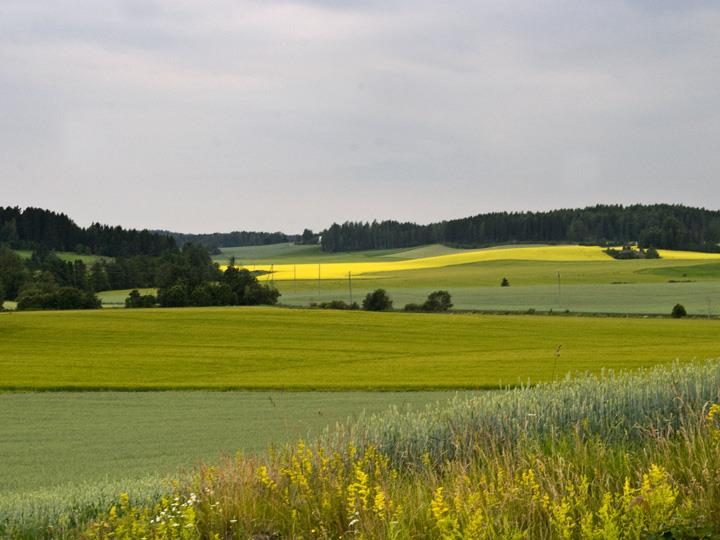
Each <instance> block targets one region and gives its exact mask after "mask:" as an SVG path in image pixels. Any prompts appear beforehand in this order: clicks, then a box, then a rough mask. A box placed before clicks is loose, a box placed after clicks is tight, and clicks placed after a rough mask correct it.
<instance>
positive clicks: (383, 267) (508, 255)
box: [235, 244, 720, 281]
mask: <svg viewBox="0 0 720 540" xmlns="http://www.w3.org/2000/svg"><path fill="white" fill-rule="evenodd" d="M282 245H283V246H287V245H286V244H282ZM264 247H266V248H268V247H271V246H264ZM302 247H306V246H302ZM276 249H280V248H276ZM316 249H317V248H316ZM419 249H421V250H423V251H421V252H420V253H422V255H418V253H417V250H405V251H402V250H396V251H393V252H387V251H375V252H373V251H365V252H357V253H351V254H335V255H333V256H332V257H331V258H330V260H324V259H323V255H321V254H319V253H317V252H316V251H313V253H314V254H315V255H314V256H315V260H314V261H312V262H303V261H305V260H306V258H305V257H303V256H302V253H303V251H300V252H299V253H298V254H299V257H298V259H296V260H292V261H291V260H288V259H289V258H290V257H291V255H290V253H292V252H293V251H292V250H291V249H290V248H287V251H286V252H285V253H284V254H283V255H281V256H280V257H278V258H277V259H275V260H272V259H270V260H267V261H257V260H255V261H252V262H251V260H245V258H243V259H239V260H236V263H235V264H236V265H237V266H241V267H245V268H248V269H249V270H255V271H262V272H272V274H271V275H267V276H266V279H273V280H274V281H288V280H323V279H330V280H338V279H343V278H347V277H348V275H349V274H352V275H353V276H354V277H358V278H363V277H370V276H377V275H378V274H385V273H392V272H407V271H413V270H428V269H438V268H446V267H453V266H458V265H468V264H477V263H487V262H495V261H503V262H504V263H505V262H511V261H523V262H538V261H542V262H546V263H547V262H550V263H555V264H557V263H564V262H576V263H581V262H582V263H589V262H600V263H615V265H616V266H619V265H621V264H623V263H624V262H627V261H616V260H614V259H612V258H611V257H610V256H609V255H607V254H606V253H605V252H604V251H603V249H602V248H600V247H597V246H576V245H562V246H523V247H515V246H505V247H501V248H491V249H473V250H459V249H458V250H452V249H450V248H444V247H443V246H426V247H425V248H419ZM435 250H438V252H437V253H436V251H435ZM308 251H309V250H308ZM439 252H442V254H438V253H439ZM269 253H271V252H270V250H268V254H269ZM659 253H660V255H661V257H662V259H660V260H661V261H662V262H663V263H665V264H667V263H668V262H671V263H673V262H674V264H677V261H685V262H687V261H696V262H699V263H702V262H707V261H713V260H714V261H717V260H720V254H708V253H695V252H688V251H668V250H661V251H660V252H659ZM255 254H256V255H257V251H256V253H255ZM250 258H251V257H250V256H248V257H247V259H250ZM275 261H277V262H275ZM285 261H287V262H285ZM638 262H643V263H644V265H643V268H645V267H648V262H652V261H647V260H646V261H638ZM650 267H652V265H650Z"/></svg>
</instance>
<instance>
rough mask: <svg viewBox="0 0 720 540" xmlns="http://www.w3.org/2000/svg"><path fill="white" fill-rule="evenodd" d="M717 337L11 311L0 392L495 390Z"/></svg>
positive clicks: (397, 316) (1, 320) (222, 314)
mask: <svg viewBox="0 0 720 540" xmlns="http://www.w3.org/2000/svg"><path fill="white" fill-rule="evenodd" d="M717 336H718V321H716V320H695V319H694V320H674V319H642V318H593V317H562V318H558V316H520V315H515V316H491V315H462V314H440V315H433V314H409V313H370V312H342V311H340V312H339V311H329V310H327V311H326V310H306V309H288V308H271V307H257V308H242V307H236V308H197V309H147V310H125V309H122V310H120V309H117V310H102V311H100V312H93V311H84V312H83V311H74V312H10V313H4V314H2V315H0V349H2V351H3V354H2V356H1V357H0V388H4V389H6V390H52V389H56V390H60V389H62V390H82V389H86V390H91V389H95V390H97V389H123V390H134V389H145V390H149V389H286V390H318V389H328V390H362V389H383V390H408V389H413V390H419V389H447V388H497V387H500V386H504V385H516V384H520V383H527V382H530V383H537V382H542V381H549V380H553V379H555V378H559V377H561V376H563V375H564V374H565V373H568V372H576V371H595V372H597V371H599V370H601V369H604V368H635V367H641V366H650V365H654V364H657V363H663V362H670V361H673V360H676V359H679V360H693V359H702V358H710V357H717V356H719V355H720V342H718V339H717ZM558 346H562V347H561V353H560V355H559V358H556V355H555V351H556V349H557V347H558Z"/></svg>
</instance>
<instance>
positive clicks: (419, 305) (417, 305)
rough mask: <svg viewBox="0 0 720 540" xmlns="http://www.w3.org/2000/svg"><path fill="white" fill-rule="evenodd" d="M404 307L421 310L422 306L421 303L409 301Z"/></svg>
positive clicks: (406, 309)
mask: <svg viewBox="0 0 720 540" xmlns="http://www.w3.org/2000/svg"><path fill="white" fill-rule="evenodd" d="M404 309H405V311H422V310H423V306H422V304H414V303H411V304H405V308H404Z"/></svg>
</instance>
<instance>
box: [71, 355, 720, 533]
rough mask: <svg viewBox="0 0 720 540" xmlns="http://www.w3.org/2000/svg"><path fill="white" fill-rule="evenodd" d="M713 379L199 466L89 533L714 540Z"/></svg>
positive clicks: (597, 389)
mask: <svg viewBox="0 0 720 540" xmlns="http://www.w3.org/2000/svg"><path fill="white" fill-rule="evenodd" d="M719 386H720V364H718V363H717V362H711V363H706V364H704V365H693V366H677V365H676V366H674V367H671V368H658V369H656V370H653V371H649V372H643V373H639V374H620V375H617V376H613V375H609V376H606V377H601V378H596V377H583V378H580V379H578V380H577V381H572V380H570V381H566V382H563V383H555V384H553V385H550V386H549V387H548V388H537V389H524V390H517V391H514V392H511V393H510V394H507V395H505V394H496V395H486V396H480V397H476V398H471V399H468V400H458V401H456V402H455V403H454V404H451V405H449V406H437V407H435V408H428V409H427V410H426V411H425V412H422V413H407V414H405V415H397V414H395V415H392V414H391V415H390V416H387V415H383V416H378V417H374V418H372V419H363V420H360V421H359V422H358V423H357V424H354V425H351V426H350V428H349V430H346V431H343V430H342V429H341V430H340V431H331V432H329V433H328V435H327V436H326V437H325V438H323V439H321V440H320V441H318V442H316V443H314V444H306V443H304V442H302V441H300V442H299V443H298V444H296V445H294V446H292V447H289V448H286V449H283V450H281V451H279V452H271V453H270V455H269V456H267V457H265V458H262V457H261V458H254V457H245V456H238V457H237V458H236V459H234V460H228V461H227V462H225V463H221V464H220V465H219V466H214V467H203V468H201V469H200V470H199V471H198V473H197V474H196V475H195V478H194V479H193V480H192V481H191V482H185V483H182V484H179V485H178V486H177V487H176V488H175V489H174V490H172V491H171V492H168V493H167V495H166V496H164V497H163V498H162V499H161V500H160V501H148V502H147V503H145V504H142V503H140V504H138V503H135V504H133V503H132V502H131V501H130V497H128V496H127V495H122V496H120V497H119V499H118V500H117V502H116V503H115V504H114V505H112V506H111V507H110V508H109V510H108V511H107V512H106V513H105V514H104V515H103V516H101V517H100V518H99V519H98V520H96V521H95V522H94V523H93V524H91V525H89V526H88V527H86V528H85V529H84V531H83V532H84V534H85V535H86V536H87V537H90V538H111V537H112V538H133V537H137V536H144V537H146V538H182V537H183V536H182V535H184V534H186V535H188V537H192V538H197V537H199V538H212V537H216V535H217V536H222V537H232V538H259V537H262V538H298V537H313V538H338V537H347V536H357V537H360V538H403V539H404V538H448V539H450V538H552V539H555V538H557V539H565V538H567V539H575V538H578V539H580V538H588V539H593V538H598V539H601V538H602V539H606V538H615V539H636V538H646V537H710V535H717V534H718V532H720V497H719V496H720V490H719V488H718V483H717V478H718V477H719V475H720V445H718V444H717V443H716V441H715V438H716V434H717V433H718V428H717V426H716V425H715V415H716V414H717V413H715V412H714V411H716V410H717V408H716V407H717V405H713V403H717V401H718V400H719V399H720V395H719V394H718V387H719ZM568 399H569V401H568ZM528 405H529V406H528ZM658 407H659V408H660V411H658V410H657V408H658ZM708 409H709V410H710V412H707V411H708ZM529 411H532V412H529ZM546 411H549V414H546ZM597 411H601V412H602V414H600V415H599V416H597V417H596V416H590V415H589V413H590V412H597ZM668 413H669V414H668ZM494 424H497V425H499V427H500V429H501V431H491V430H489V429H487V428H488V427H490V426H491V425H494ZM478 427H479V428H480V430H478ZM408 451H409V453H408Z"/></svg>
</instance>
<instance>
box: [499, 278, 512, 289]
mask: <svg viewBox="0 0 720 540" xmlns="http://www.w3.org/2000/svg"><path fill="white" fill-rule="evenodd" d="M500 286H501V287H509V286H510V282H509V281H508V278H506V277H504V278H502V281H501V282H500Z"/></svg>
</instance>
